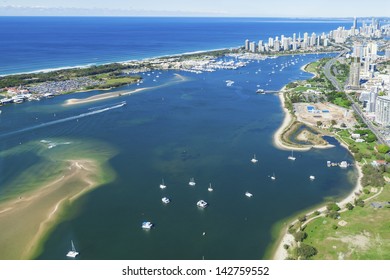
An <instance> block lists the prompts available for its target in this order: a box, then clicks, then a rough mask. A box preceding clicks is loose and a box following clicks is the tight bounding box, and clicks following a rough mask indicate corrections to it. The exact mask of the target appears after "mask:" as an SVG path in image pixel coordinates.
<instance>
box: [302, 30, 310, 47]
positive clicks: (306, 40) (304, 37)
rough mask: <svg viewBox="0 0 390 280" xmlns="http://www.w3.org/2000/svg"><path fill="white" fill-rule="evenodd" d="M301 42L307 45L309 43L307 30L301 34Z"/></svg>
mask: <svg viewBox="0 0 390 280" xmlns="http://www.w3.org/2000/svg"><path fill="white" fill-rule="evenodd" d="M303 42H304V43H305V44H306V45H308V44H309V34H308V33H307V32H305V33H304V34H303Z"/></svg>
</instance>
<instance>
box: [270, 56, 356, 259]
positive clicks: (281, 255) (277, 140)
mask: <svg viewBox="0 0 390 280" xmlns="http://www.w3.org/2000/svg"><path fill="white" fill-rule="evenodd" d="M307 65H308V64H306V65H304V66H302V67H301V70H302V71H305V72H307V71H306V70H305V68H306V66H307ZM285 88H286V87H285V86H284V87H283V88H282V89H281V91H280V92H279V98H280V102H281V106H282V108H283V111H284V113H285V117H284V120H283V123H282V125H281V126H280V127H279V129H278V130H277V131H276V132H275V134H274V145H275V147H277V148H279V149H282V150H287V149H288V150H300V151H307V150H310V149H311V148H310V147H309V148H295V147H293V146H291V147H290V146H287V145H285V144H284V143H283V142H282V140H281V136H282V133H283V131H284V130H285V129H286V128H287V127H288V126H289V124H290V123H291V122H292V120H293V118H292V116H291V114H290V112H289V111H288V110H287V109H286V107H285V97H284V90H285ZM340 144H341V145H342V146H343V147H345V148H346V149H348V146H346V145H344V144H343V143H340ZM331 147H333V145H326V146H313V148H331ZM348 150H349V149H348ZM355 166H356V169H357V172H358V178H357V182H356V185H355V187H354V189H353V190H352V191H351V193H350V194H349V195H348V196H347V197H345V198H344V199H342V200H341V201H339V202H337V204H338V205H339V207H340V208H344V207H345V205H346V204H347V203H353V202H354V199H355V198H356V194H355V193H357V192H359V191H361V189H362V186H361V183H360V181H361V179H362V177H363V173H362V168H361V166H360V164H359V163H357V162H356V161H355ZM325 210H326V206H321V207H319V208H318V209H316V210H313V211H310V212H309V213H306V215H307V216H308V215H311V214H312V213H314V212H315V211H319V212H323V211H325ZM297 221H298V220H294V221H292V222H289V223H288V225H290V224H294V223H296V222H297ZM288 225H287V226H285V227H284V229H283V232H284V234H283V236H282V237H281V238H280V239H279V241H278V246H277V247H276V249H275V251H274V253H273V257H272V259H274V260H285V259H286V258H287V257H288V253H287V250H286V249H284V247H283V246H284V245H285V244H287V245H289V246H290V245H291V244H293V243H294V237H293V235H292V234H290V233H288Z"/></svg>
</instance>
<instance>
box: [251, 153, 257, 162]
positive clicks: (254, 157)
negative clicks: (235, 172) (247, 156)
mask: <svg viewBox="0 0 390 280" xmlns="http://www.w3.org/2000/svg"><path fill="white" fill-rule="evenodd" d="M251 162H253V163H256V162H258V160H257V159H256V155H253V158H252V159H251Z"/></svg>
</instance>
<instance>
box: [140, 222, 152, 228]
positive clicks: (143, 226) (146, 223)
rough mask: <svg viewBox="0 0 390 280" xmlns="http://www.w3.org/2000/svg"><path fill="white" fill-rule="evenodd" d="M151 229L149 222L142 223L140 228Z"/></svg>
mask: <svg viewBox="0 0 390 280" xmlns="http://www.w3.org/2000/svg"><path fill="white" fill-rule="evenodd" d="M152 227H153V224H152V223H151V222H143V223H142V228H143V229H151V228H152Z"/></svg>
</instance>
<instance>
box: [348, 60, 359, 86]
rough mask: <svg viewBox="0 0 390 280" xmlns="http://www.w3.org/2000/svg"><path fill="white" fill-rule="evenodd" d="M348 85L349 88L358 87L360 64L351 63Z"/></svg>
mask: <svg viewBox="0 0 390 280" xmlns="http://www.w3.org/2000/svg"><path fill="white" fill-rule="evenodd" d="M349 85H350V86H351V88H359V87H360V62H356V60H355V62H353V63H352V64H351V68H350V72H349Z"/></svg>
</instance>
